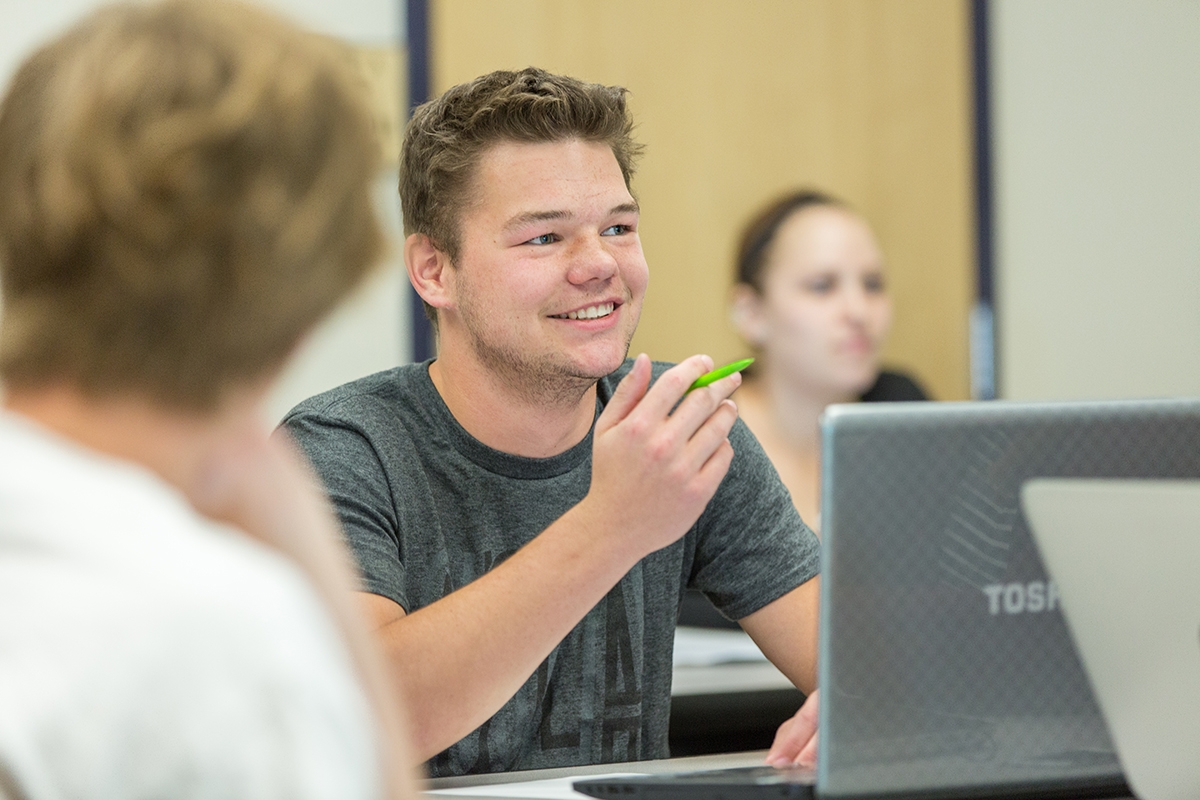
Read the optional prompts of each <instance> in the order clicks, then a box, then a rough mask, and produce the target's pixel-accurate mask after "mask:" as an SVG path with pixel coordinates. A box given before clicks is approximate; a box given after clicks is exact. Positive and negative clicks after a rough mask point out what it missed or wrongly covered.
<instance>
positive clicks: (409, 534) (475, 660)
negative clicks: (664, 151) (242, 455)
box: [285, 69, 817, 776]
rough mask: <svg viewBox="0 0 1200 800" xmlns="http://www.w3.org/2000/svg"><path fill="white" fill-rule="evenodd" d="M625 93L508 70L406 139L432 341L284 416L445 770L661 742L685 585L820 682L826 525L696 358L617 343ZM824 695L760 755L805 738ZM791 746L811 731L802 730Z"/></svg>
mask: <svg viewBox="0 0 1200 800" xmlns="http://www.w3.org/2000/svg"><path fill="white" fill-rule="evenodd" d="M631 130H632V120H631V119H630V117H629V114H628V112H627V110H626V106H625V98H624V91H623V90H621V89H619V88H615V87H604V86H597V85H592V84H585V83H582V82H580V81H577V80H574V79H571V78H566V77H562V76H556V75H551V74H548V73H546V72H543V71H541V70H536V69H526V70H523V71H521V72H517V73H512V72H497V73H492V74H490V75H486V76H483V77H481V78H479V79H477V80H475V81H472V82H471V83H468V84H463V85H461V86H457V87H455V88H453V89H451V90H449V91H448V92H446V94H444V95H443V96H442V97H440V98H439V99H437V100H435V101H433V102H432V103H429V104H426V105H425V106H423V107H421V108H420V109H418V111H417V113H416V114H415V115H414V118H413V120H412V122H411V123H410V126H409V129H408V131H407V133H406V136H405V142H404V150H403V153H402V156H401V186H400V193H401V200H402V203H403V208H404V217H405V226H406V230H407V232H408V233H409V236H408V238H407V240H406V242H405V248H404V254H405V260H406V262H407V264H408V269H409V276H410V278H411V280H412V283H413V286H414V287H415V288H416V290H417V292H418V293H419V294H420V295H421V297H422V298H423V299H424V301H425V303H426V306H427V309H428V310H429V311H430V314H431V318H432V319H433V320H434V322H435V324H436V326H437V328H438V333H439V351H438V357H437V358H436V359H435V360H433V361H431V362H428V363H425V364H412V365H406V366H402V367H399V368H397V369H395V370H391V371H388V372H385V373H380V374H378V375H373V376H370V377H367V378H364V379H362V380H359V381H356V382H354V383H351V384H348V385H346V386H343V387H341V388H339V389H336V390H333V391H331V392H328V393H326V394H324V395H321V396H318V397H316V398H313V399H311V400H309V401H307V402H305V403H303V404H301V405H300V406H299V407H297V409H295V410H294V411H293V412H292V413H291V414H290V415H289V416H288V418H287V420H285V424H286V426H287V428H288V429H289V430H290V431H291V432H292V433H293V434H294V435H295V437H296V438H297V440H298V441H299V442H300V444H301V446H302V447H303V448H304V449H305V451H306V452H307V454H308V456H309V458H310V459H311V460H312V461H313V463H314V465H315V466H316V468H317V470H318V472H319V473H320V474H321V476H322V478H323V480H324V481H325V484H326V488H327V489H328V491H329V493H330V496H331V498H332V499H333V502H334V505H335V507H336V508H337V509H338V513H339V516H340V517H341V520H342V523H343V526H344V528H345V530H346V534H347V537H348V539H349V541H350V544H351V546H352V548H353V549H354V551H355V553H356V555H357V556H358V560H359V564H360V567H361V570H362V574H363V589H364V592H363V595H362V597H363V602H364V604H365V607H366V609H367V611H368V614H369V615H370V617H371V619H372V620H373V622H374V624H375V626H376V628H377V633H378V636H379V638H380V640H381V642H382V643H383V645H384V647H385V648H386V650H387V652H388V653H389V655H390V656H391V662H392V666H393V668H394V670H395V672H396V678H397V681H398V683H399V685H401V686H402V687H403V689H404V691H405V694H406V696H407V700H408V702H409V708H410V710H411V713H412V714H413V716H414V717H415V734H416V738H417V742H418V748H419V750H420V751H421V752H422V753H423V755H425V756H427V757H433V760H432V761H431V764H430V768H431V771H432V773H433V774H434V775H435V776H438V775H450V774H461V773H465V772H492V771H499V770H512V769H529V768H539V767H552V766H564V765H571V764H582V763H594V762H602V761H622V760H636V759H644V758H660V757H665V756H666V755H667V720H668V712H669V704H670V685H671V650H672V637H673V633H674V626H675V620H676V618H677V614H678V609H679V602H680V597H681V594H682V592H683V591H684V590H685V589H686V588H688V587H695V588H699V589H701V590H703V591H705V592H706V593H708V594H709V596H710V597H712V598H713V599H714V601H715V602H716V603H717V605H718V607H720V608H721V609H722V610H723V611H724V612H725V613H727V614H728V615H729V616H731V617H733V618H736V619H739V620H740V622H741V624H742V625H743V627H744V628H745V629H746V630H747V631H748V632H749V633H750V634H751V636H753V637H754V639H755V640H756V641H757V642H758V644H759V645H760V646H761V647H762V648H763V650H764V652H765V653H766V654H767V655H768V657H770V658H771V660H772V661H774V662H775V663H776V664H777V665H778V666H779V667H780V668H781V669H782V670H783V671H784V672H785V673H786V674H787V675H788V676H789V677H790V678H791V679H792V680H793V681H794V682H795V683H796V685H797V686H798V687H800V688H801V689H803V690H805V691H811V690H812V689H813V688H814V683H815V656H816V611H817V582H816V580H815V575H816V572H817V545H816V539H815V537H814V536H813V534H812V533H811V531H809V530H808V528H807V527H805V525H804V523H803V522H801V520H800V518H799V516H798V515H797V514H796V511H795V509H794V508H793V506H792V504H791V502H790V500H789V498H788V495H787V492H786V491H785V490H784V489H783V487H782V485H781V484H780V482H779V479H778V477H777V476H776V475H775V472H774V470H773V469H772V468H771V466H770V464H769V462H768V461H767V459H766V457H765V456H764V455H763V453H762V451H761V449H760V448H759V447H758V445H757V443H756V442H755V441H754V438H753V437H752V436H751V435H750V434H749V432H748V431H747V430H746V428H745V427H744V426H743V425H741V424H740V423H738V422H737V411H736V408H735V406H734V405H733V403H732V402H731V401H730V400H729V399H728V397H729V395H730V394H731V393H732V392H733V390H734V389H736V388H737V386H738V385H739V383H740V378H739V377H737V376H736V375H735V376H731V377H728V378H725V379H723V380H721V381H718V382H717V383H714V384H712V385H711V386H708V387H706V388H704V389H700V390H697V391H694V392H691V393H689V394H687V395H686V397H685V392H686V390H687V387H688V386H689V385H690V384H691V383H692V382H693V381H694V380H695V378H697V377H698V376H699V375H701V374H702V373H704V372H706V371H707V370H709V369H711V368H712V366H713V365H712V362H711V360H710V359H708V358H707V357H705V356H694V357H692V358H689V359H687V360H686V361H684V362H682V363H681V364H679V365H677V366H675V367H673V368H669V369H668V368H667V365H654V364H651V362H650V360H649V359H648V358H647V357H646V356H644V355H642V356H638V358H637V359H634V360H632V361H627V360H626V354H627V351H628V348H629V342H630V339H631V338H632V336H633V332H634V329H635V328H636V327H637V322H638V317H639V315H640V313H641V307H642V299H643V297H644V295H645V291H646V285H647V283H648V279H649V272H648V268H647V265H646V260H645V258H644V256H643V254H642V248H641V243H640V240H639V236H638V205H637V201H636V200H635V199H634V197H633V196H632V194H631V193H630V188H629V187H630V179H631V177H632V174H633V165H634V161H635V158H636V156H637V154H638V151H639V147H638V145H637V144H635V143H634V141H633V139H632V137H631ZM812 706H813V704H809V705H808V706H806V708H805V709H803V710H802V712H801V714H800V715H798V717H797V718H796V719H795V720H793V721H792V722H790V723H787V724H786V725H785V729H782V734H781V736H780V737H779V740H778V742H777V745H776V748H775V749H774V751H773V752H772V757H774V758H778V759H784V760H791V759H794V758H797V757H799V756H800V755H801V748H802V747H804V746H805V745H806V744H808V743H809V740H810V739H811V737H812V734H813V730H814V725H813V719H814V718H813V715H812V712H813V707H812ZM810 754H811V753H810V751H808V752H807V753H806V755H805V757H807V756H808V755H810Z"/></svg>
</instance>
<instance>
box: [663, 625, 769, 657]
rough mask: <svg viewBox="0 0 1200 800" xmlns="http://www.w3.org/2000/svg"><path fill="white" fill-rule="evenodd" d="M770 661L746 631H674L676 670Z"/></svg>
mask: <svg viewBox="0 0 1200 800" xmlns="http://www.w3.org/2000/svg"><path fill="white" fill-rule="evenodd" d="M766 660H767V657H766V656H764V655H763V654H762V651H761V650H759V649H758V645H756V644H755V643H754V640H753V639H751V638H750V635H749V634H748V633H746V632H745V631H735V630H723V629H720V628H693V627H691V626H686V625H681V626H680V627H678V628H676V629H675V658H674V662H673V665H674V666H676V667H711V666H713V665H714V664H731V663H735V662H739V661H766Z"/></svg>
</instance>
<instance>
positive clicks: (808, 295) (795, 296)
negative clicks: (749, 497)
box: [733, 191, 926, 529]
mask: <svg viewBox="0 0 1200 800" xmlns="http://www.w3.org/2000/svg"><path fill="white" fill-rule="evenodd" d="M733 321H734V325H735V326H736V328H737V330H738V332H739V333H740V334H741V335H742V337H743V338H744V339H745V340H746V342H747V343H749V344H750V346H751V347H752V348H753V350H754V355H755V357H756V359H757V361H756V363H755V364H754V368H753V370H752V371H751V373H750V374H749V375H748V376H747V380H746V382H745V383H744V384H743V385H742V388H741V389H740V390H739V391H738V394H737V402H738V410H739V412H740V414H741V417H742V419H743V420H745V422H746V424H747V425H749V426H750V429H751V430H752V431H754V434H755V436H757V437H758V440H759V442H761V443H762V446H763V449H764V450H766V452H767V455H768V456H769V457H770V459H771V461H772V462H773V463H774V464H775V468H776V469H777V470H779V475H780V477H781V478H782V479H783V482H784V484H785V485H786V486H787V487H788V490H789V491H790V492H791V493H792V501H793V502H794V503H795V504H796V508H797V510H799V512H800V516H801V517H803V518H804V520H805V522H807V523H808V524H809V525H810V526H811V527H813V528H814V529H817V528H819V526H820V484H821V480H820V474H821V472H820V467H821V465H820V445H821V441H820V431H819V429H818V420H819V418H820V415H821V412H822V411H823V410H824V409H825V407H826V406H827V405H830V404H831V403H847V402H854V401H885V400H924V399H926V397H925V393H924V392H923V391H922V390H921V388H920V387H919V386H918V385H917V384H916V383H915V382H914V381H913V380H912V379H910V378H908V377H907V376H905V375H901V374H898V373H894V372H884V371H881V369H880V354H881V351H882V348H883V345H884V342H885V341H886V339H887V335H888V331H889V329H890V328H891V323H892V304H891V299H890V298H889V297H888V293H887V285H886V281H885V277H884V260H883V255H882V253H881V252H880V249H879V244H878V242H877V241H876V239H875V234H874V233H873V232H872V231H871V228H870V226H869V225H868V224H867V222H866V220H864V219H863V218H862V217H861V216H859V215H858V214H857V213H856V212H855V211H853V210H852V209H851V208H849V207H848V206H846V205H845V204H844V203H842V202H841V201H839V200H836V199H834V198H832V197H830V196H828V195H824V194H821V193H819V192H814V191H800V192H795V193H793V194H790V195H787V196H785V197H782V198H780V199H779V200H776V201H775V202H774V203H772V204H770V205H769V206H767V207H766V208H764V209H763V210H762V211H760V212H759V213H758V214H757V215H755V217H754V218H753V219H752V220H751V221H750V223H749V225H747V227H746V228H745V230H744V232H743V233H742V238H741V244H740V247H739V249H738V260H737V275H736V281H735V285H734V290H733Z"/></svg>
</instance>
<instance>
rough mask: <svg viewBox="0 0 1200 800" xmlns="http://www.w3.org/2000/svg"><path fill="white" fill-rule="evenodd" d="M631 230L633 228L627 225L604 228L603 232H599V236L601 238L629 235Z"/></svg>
mask: <svg viewBox="0 0 1200 800" xmlns="http://www.w3.org/2000/svg"><path fill="white" fill-rule="evenodd" d="M631 230H633V228H632V227H630V226H629V225H613V226H612V227H609V228H605V229H604V230H603V231H601V232H600V235H601V236H620V235H621V234H623V233H629V232H630V231H631Z"/></svg>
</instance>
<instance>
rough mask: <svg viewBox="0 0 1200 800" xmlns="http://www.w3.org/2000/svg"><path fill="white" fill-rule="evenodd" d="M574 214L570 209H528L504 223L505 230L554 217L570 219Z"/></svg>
mask: <svg viewBox="0 0 1200 800" xmlns="http://www.w3.org/2000/svg"><path fill="white" fill-rule="evenodd" d="M572 216H574V215H573V214H572V213H571V212H570V211H526V212H524V213H521V214H517V215H516V216H515V217H513V218H512V219H510V220H509V221H508V222H506V223H504V230H506V231H510V230H513V229H514V228H520V227H521V226H523V225H528V224H530V223H531V222H546V221H547V220H554V219H570V218H571V217H572Z"/></svg>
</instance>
